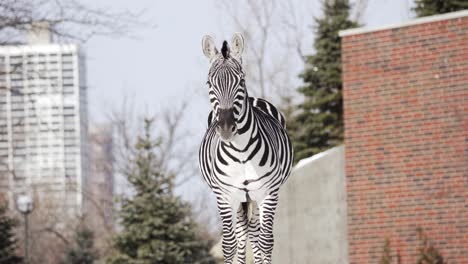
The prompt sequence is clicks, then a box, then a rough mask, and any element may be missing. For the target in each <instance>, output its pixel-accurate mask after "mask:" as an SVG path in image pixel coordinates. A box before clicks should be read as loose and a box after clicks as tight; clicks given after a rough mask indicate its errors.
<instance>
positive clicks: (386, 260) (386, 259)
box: [379, 238, 401, 264]
mask: <svg viewBox="0 0 468 264" xmlns="http://www.w3.org/2000/svg"><path fill="white" fill-rule="evenodd" d="M396 259H397V264H400V263H401V257H400V254H397V255H396ZM392 260H393V256H392V249H391V247H390V239H388V238H387V239H385V243H384V247H383V250H382V257H381V258H380V261H379V264H392V263H393V262H392Z"/></svg>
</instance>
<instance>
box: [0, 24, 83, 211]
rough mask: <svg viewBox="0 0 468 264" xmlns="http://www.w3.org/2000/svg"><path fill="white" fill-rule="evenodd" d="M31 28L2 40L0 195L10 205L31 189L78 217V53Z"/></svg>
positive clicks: (80, 69) (38, 198)
mask: <svg viewBox="0 0 468 264" xmlns="http://www.w3.org/2000/svg"><path fill="white" fill-rule="evenodd" d="M33 33H34V32H33ZM36 33H37V34H33V35H32V37H31V36H30V39H33V40H34V42H33V43H29V44H28V45H13V46H0V196H4V197H3V198H4V199H7V200H8V201H9V204H10V208H14V201H15V198H16V196H17V195H18V194H20V193H29V194H31V195H33V196H34V197H35V198H34V199H35V200H36V203H37V202H39V203H42V205H44V204H45V203H46V202H50V204H49V205H47V206H53V207H54V206H55V207H59V208H61V211H62V212H64V213H67V214H68V215H70V216H72V215H77V214H78V215H79V214H81V213H82V206H83V194H82V190H83V188H84V186H86V181H87V178H88V174H89V166H88V155H87V147H88V146H87V145H88V142H87V141H88V140H87V137H88V136H87V130H88V125H87V122H88V121H87V96H86V79H85V68H84V58H83V53H82V52H81V51H80V49H79V47H78V46H77V45H73V44H54V43H51V42H50V41H49V40H50V34H48V33H47V32H45V33H44V32H36Z"/></svg>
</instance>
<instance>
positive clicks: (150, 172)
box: [109, 120, 215, 264]
mask: <svg viewBox="0 0 468 264" xmlns="http://www.w3.org/2000/svg"><path fill="white" fill-rule="evenodd" d="M151 124H152V121H151V120H145V135H144V136H143V137H139V138H138V140H137V144H136V155H135V158H134V160H132V163H131V164H133V165H132V167H131V169H130V170H129V172H128V173H127V175H126V176H127V179H128V181H129V183H130V184H131V185H132V187H133V190H134V195H133V196H132V197H127V198H122V199H121V209H120V218H121V221H120V224H121V226H122V228H123V230H122V232H121V233H120V234H118V235H117V237H116V238H115V241H114V246H115V251H116V253H115V254H114V255H113V256H112V257H111V258H110V259H109V263H122V264H123V263H126V264H127V263H128V264H132V263H138V264H140V263H145V264H146V263H160V264H165V263H171V264H172V263H200V264H201V263H215V262H214V260H213V258H212V257H211V256H210V255H209V253H208V252H209V245H208V243H207V242H206V241H200V240H199V237H198V236H197V226H196V224H195V222H194V220H193V219H192V217H191V208H190V206H189V205H188V204H187V203H185V202H183V201H182V200H181V199H180V198H179V197H177V196H175V195H174V193H173V180H174V175H167V174H166V173H165V172H164V171H163V170H162V168H161V164H160V163H161V162H160V160H159V159H158V156H157V150H158V147H159V146H160V142H159V140H154V139H153V138H152V136H151V133H150V131H151Z"/></svg>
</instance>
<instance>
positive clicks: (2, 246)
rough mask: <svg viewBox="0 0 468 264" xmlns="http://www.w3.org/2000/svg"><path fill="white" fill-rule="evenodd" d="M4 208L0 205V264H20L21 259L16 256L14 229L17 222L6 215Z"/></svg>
mask: <svg viewBox="0 0 468 264" xmlns="http://www.w3.org/2000/svg"><path fill="white" fill-rule="evenodd" d="M6 211H7V209H6V206H3V205H0V264H10V263H11V264H13V263H21V262H22V258H21V257H19V256H17V255H16V252H15V251H16V247H17V245H16V243H17V240H16V238H15V234H14V228H15V227H16V226H17V222H16V221H15V220H14V219H12V218H10V217H8V216H7V215H6Z"/></svg>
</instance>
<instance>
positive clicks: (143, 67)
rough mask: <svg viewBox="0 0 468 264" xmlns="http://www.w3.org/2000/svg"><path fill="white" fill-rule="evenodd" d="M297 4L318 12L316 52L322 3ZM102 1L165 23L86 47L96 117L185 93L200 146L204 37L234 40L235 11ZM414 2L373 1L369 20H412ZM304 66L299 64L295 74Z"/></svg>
mask: <svg viewBox="0 0 468 264" xmlns="http://www.w3.org/2000/svg"><path fill="white" fill-rule="evenodd" d="M83 1H88V0H83ZM89 1H90V0H89ZM294 1H295V2H297V3H299V4H298V6H299V8H301V2H302V4H304V3H306V5H307V6H308V7H309V8H311V9H312V10H311V11H312V14H309V16H308V17H306V18H305V19H304V21H306V23H304V25H303V27H304V30H305V32H310V34H307V36H306V38H305V39H304V42H305V44H304V50H305V52H306V53H310V52H311V51H312V45H313V43H312V40H313V33H312V30H311V29H310V26H311V25H312V23H313V17H314V16H317V15H320V13H321V12H320V6H321V4H320V3H321V2H320V0H309V1H308V0H294ZM352 2H354V1H352ZM94 3H96V2H94ZM98 4H99V5H100V6H109V7H112V8H113V9H115V10H122V9H130V10H136V11H138V10H143V9H145V10H147V13H146V16H145V19H146V20H148V22H149V23H151V24H155V25H157V26H156V27H155V28H150V29H148V28H147V29H142V30H138V31H137V32H136V34H137V35H138V36H139V39H138V40H133V39H128V38H121V39H118V38H112V39H110V38H105V37H97V38H94V39H92V40H90V41H89V42H87V43H86V44H85V46H84V48H85V51H86V54H87V59H88V61H87V77H88V87H89V89H88V97H89V99H88V102H89V115H90V121H91V122H96V121H98V122H100V121H105V114H106V113H108V112H109V110H110V109H111V108H113V107H118V106H119V105H120V104H121V103H122V102H123V101H124V100H125V98H132V99H133V101H134V103H135V105H136V106H137V108H138V109H137V110H138V111H143V110H144V111H146V112H148V113H157V112H158V111H160V110H161V109H162V108H163V107H170V106H171V105H172V104H177V102H178V101H180V98H181V97H185V98H190V105H189V108H188V110H187V114H186V116H185V117H186V123H185V125H184V127H185V128H186V129H187V130H188V131H189V132H190V133H191V134H192V135H193V137H194V143H195V144H198V142H199V141H200V140H201V137H202V135H203V133H204V129H205V127H206V118H207V115H208V111H209V102H208V96H207V91H206V86H205V80H206V75H207V71H208V63H207V61H206V59H205V57H204V56H203V53H202V51H201V39H202V37H203V35H205V34H211V35H213V36H214V37H215V41H216V42H217V43H221V42H222V40H223V39H230V38H231V36H232V34H233V33H234V32H236V31H237V30H236V29H235V28H234V27H233V25H232V23H230V21H231V20H230V19H229V18H228V15H227V14H225V13H223V12H221V11H220V10H219V8H218V7H217V5H216V1H215V0H197V1H190V0H186V1H183V0H173V1H162V0H160V1H151V0H132V1H128V0H100V1H99V2H98ZM411 5H412V1H411V0H369V4H368V8H367V10H366V13H365V15H364V19H363V21H362V22H361V23H363V24H365V25H366V27H372V26H378V25H385V24H392V23H398V22H404V21H407V20H409V19H410V18H411V17H413V15H412V13H411V12H410V11H409V8H410V7H411ZM302 11H303V10H302ZM248 45H249V43H246V47H247V48H248ZM301 69H302V65H301V64H300V63H298V64H297V71H295V73H294V76H297V74H299V73H300V71H301ZM200 180H201V177H200Z"/></svg>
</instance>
